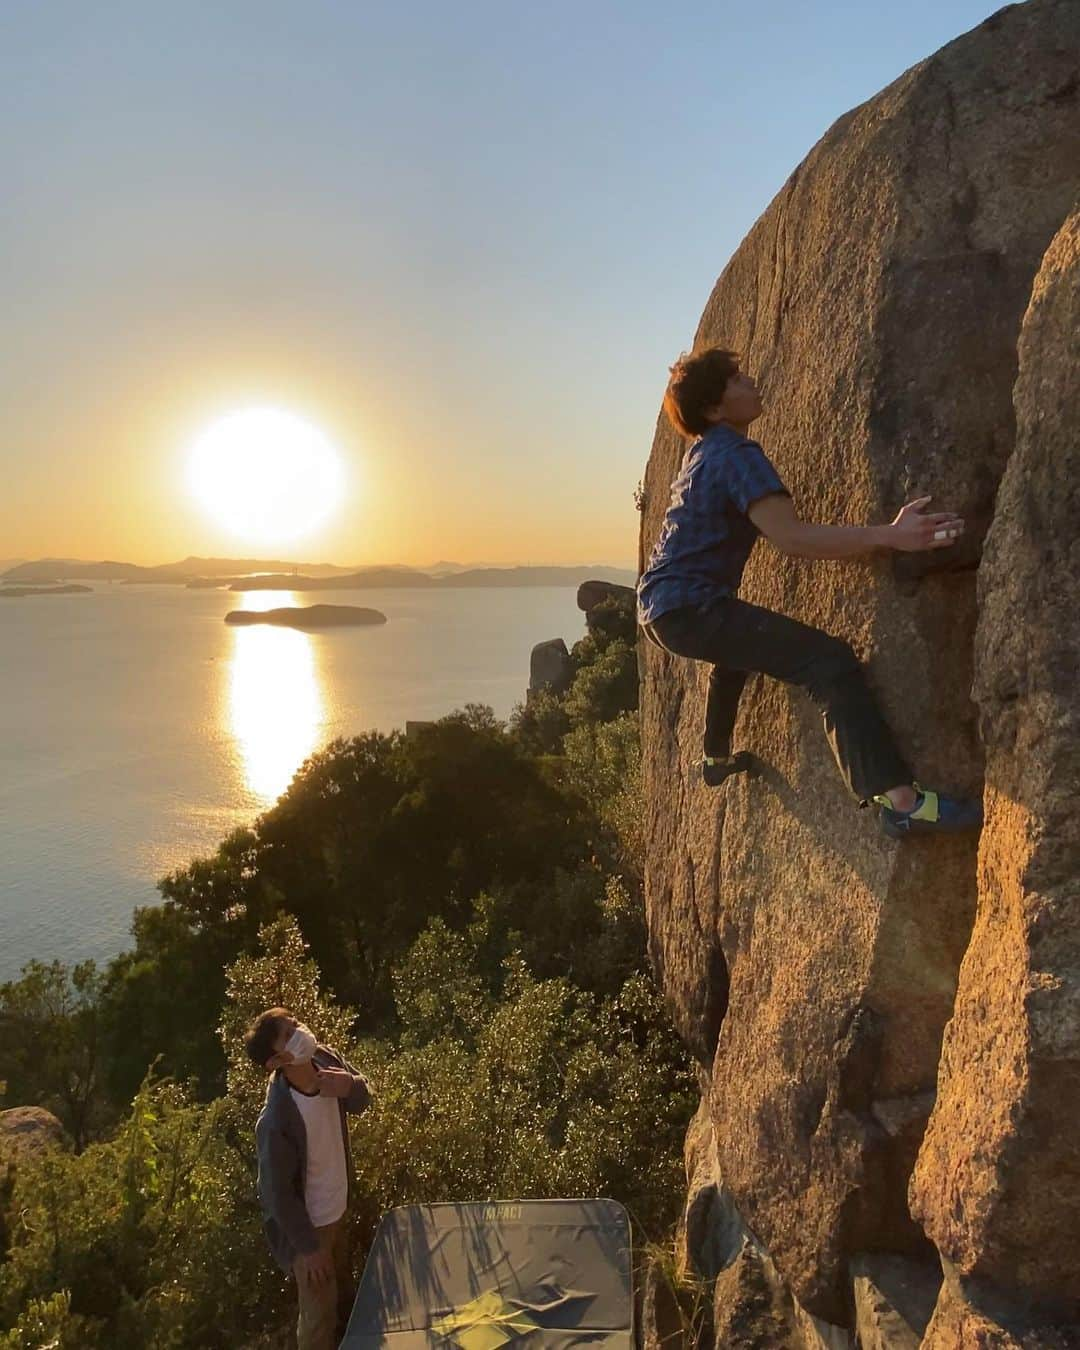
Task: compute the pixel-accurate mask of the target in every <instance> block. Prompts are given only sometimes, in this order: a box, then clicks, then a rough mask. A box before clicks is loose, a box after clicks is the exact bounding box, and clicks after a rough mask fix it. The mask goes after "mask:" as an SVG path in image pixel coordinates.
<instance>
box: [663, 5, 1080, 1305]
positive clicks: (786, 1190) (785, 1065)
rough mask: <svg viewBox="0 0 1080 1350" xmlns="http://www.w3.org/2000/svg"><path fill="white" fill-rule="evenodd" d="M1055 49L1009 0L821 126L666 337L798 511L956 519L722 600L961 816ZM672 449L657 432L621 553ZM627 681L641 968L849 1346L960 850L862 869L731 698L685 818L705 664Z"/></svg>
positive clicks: (946, 945)
mask: <svg viewBox="0 0 1080 1350" xmlns="http://www.w3.org/2000/svg"><path fill="white" fill-rule="evenodd" d="M1078 44H1080V5H1077V4H1076V3H1074V0H1031V3H1029V4H1026V5H1022V6H1013V7H1011V8H1009V9H1007V10H1003V11H1002V12H1001V13H1000V14H998V15H995V16H994V17H993V18H992V19H990V20H988V21H987V22H986V23H984V24H983V25H981V26H980V27H979V28H978V29H976V30H974V31H973V32H972V33H970V34H968V35H966V36H965V37H963V38H961V39H958V40H957V41H956V42H954V43H952V44H950V45H949V46H948V47H946V48H945V49H943V50H942V51H941V52H939V53H938V54H937V55H936V56H934V57H932V58H930V59H929V60H928V61H925V62H923V63H922V64H921V65H919V66H917V67H915V68H914V69H913V70H911V71H909V72H908V73H907V74H906V75H904V76H902V77H901V78H900V79H899V80H897V81H896V82H895V83H894V84H893V85H891V86H890V87H889V88H888V89H886V90H885V91H883V92H882V93H881V94H880V95H878V96H877V97H876V98H874V99H873V100H871V101H870V102H869V103H867V104H865V105H863V106H862V107H860V108H858V109H856V110H854V111H853V112H851V113H849V114H848V115H846V116H845V117H844V118H842V119H841V120H840V121H839V122H838V123H837V124H836V125H835V126H834V127H833V128H832V129H831V130H830V131H829V132H828V133H827V135H826V136H825V137H824V138H823V140H822V141H821V142H820V143H819V144H818V145H817V146H816V147H815V149H814V150H813V151H812V152H811V154H810V155H809V156H808V158H807V159H806V161H805V162H804V163H803V164H802V165H801V166H800V167H799V169H798V170H796V172H795V173H794V174H793V175H792V177H791V178H790V179H789V181H788V182H787V184H786V185H785V186H784V188H783V189H782V191H781V192H780V194H779V195H778V196H777V198H776V199H775V201H774V202H773V203H772V204H771V206H770V207H769V209H768V210H767V211H766V213H765V215H764V216H763V217H762V218H761V220H759V222H758V223H757V224H756V225H755V226H754V228H753V229H752V230H751V232H750V234H749V235H748V236H747V238H746V240H745V241H744V242H743V244H742V246H741V247H740V248H739V250H738V252H737V253H736V254H735V256H734V258H733V259H732V261H731V263H730V264H729V265H728V267H727V268H726V269H725V271H724V274H723V276H722V277H721V278H720V281H719V282H718V284H717V286H716V289H715V291H714V293H713V295H712V297H711V299H710V300H709V303H708V305H707V307H706V310H705V313H704V316H703V318H702V321H701V324H700V327H699V330H698V334H697V339H696V340H697V343H698V344H700V345H705V344H708V343H713V342H724V343H727V344H730V345H733V346H734V347H736V348H737V349H738V350H739V351H741V352H742V353H743V356H744V362H745V365H746V366H747V368H748V369H749V370H751V371H752V372H754V373H756V374H758V375H759V376H760V377H761V379H762V382H763V384H764V387H765V392H766V405H767V413H766V416H765V417H764V418H763V419H762V420H761V422H760V423H758V424H756V429H755V434H757V435H758V436H759V438H760V439H761V440H762V442H763V443H764V445H765V446H766V448H767V449H768V450H769V452H770V453H771V455H772V457H773V458H774V460H775V462H776V464H777V466H778V467H779V469H780V471H781V474H782V475H783V477H784V478H785V480H786V482H787V483H788V486H789V487H790V488H791V489H792V491H793V494H794V496H795V498H796V501H797V502H798V504H799V505H800V507H801V508H802V509H803V511H804V512H805V513H806V514H807V515H808V516H810V517H811V518H817V519H826V520H831V521H852V522H863V521H868V520H883V519H888V518H891V516H892V515H893V514H894V513H895V511H896V509H897V508H898V507H899V506H900V505H901V504H902V502H903V501H904V500H905V499H909V498H911V497H914V496H916V495H922V494H925V493H932V494H933V496H934V498H935V499H936V501H937V502H938V503H940V504H942V505H947V506H950V507H954V508H956V509H957V510H959V511H960V512H961V513H962V514H963V515H964V516H965V517H966V518H967V520H968V521H969V532H968V535H967V537H966V539H965V541H964V543H963V545H962V547H961V548H959V549H957V550H955V551H949V552H948V553H934V554H931V555H927V556H926V557H920V556H916V555H895V556H894V558H893V560H892V561H883V562H881V563H879V564H876V565H874V566H873V567H868V566H865V565H853V564H839V563H814V564H807V563H802V562H799V561H796V560H790V559H786V558H781V557H779V556H778V555H776V554H775V553H773V552H771V551H769V550H767V549H766V548H765V547H764V546H761V547H760V548H759V550H758V552H757V553H756V554H755V556H754V558H752V559H751V563H750V566H749V567H748V569H747V574H746V578H745V580H744V586H743V594H744V595H745V596H746V597H747V598H749V599H751V600H755V601H757V602H759V603H763V604H766V605H769V606H770V607H772V608H776V609H780V610H783V611H784V612H786V613H789V614H792V615H794V616H796V617H798V618H801V619H803V620H805V621H808V622H810V623H814V624H816V625H818V626H819V627H823V628H825V629H827V630H828V631H830V632H833V633H835V634H838V635H840V636H842V637H844V638H846V639H847V640H848V641H850V642H851V643H852V645H853V646H854V647H855V649H856V650H857V651H858V652H859V653H860V655H862V656H863V657H864V658H866V659H868V660H869V662H870V668H871V675H872V679H873V681H874V682H875V683H876V685H877V687H878V689H879V691H880V693H881V697H882V701H883V704H884V707H885V709H886V712H887V715H888V716H889V719H890V721H891V722H892V723H893V725H894V727H895V728H896V731H897V733H898V736H899V739H900V742H901V744H902V745H903V746H904V747H905V748H906V750H907V751H908V753H909V754H910V756H911V758H912V761H913V765H914V767H915V769H916V771H917V774H918V776H919V777H920V778H921V779H922V780H923V781H926V782H928V783H931V784H935V785H938V784H940V785H941V786H945V787H950V788H953V789H958V790H961V791H968V792H972V791H974V792H977V791H978V790H979V789H980V787H981V783H982V776H983V760H982V751H981V746H980V742H979V737H978V733H977V727H976V718H975V709H974V706H973V705H972V703H971V701H970V697H969V691H970V688H971V682H972V675H973V666H972V649H973V641H974V629H975V618H976V605H975V581H974V571H973V569H974V568H975V566H976V565H977V562H978V559H979V556H980V549H981V544H982V540H983V537H984V534H985V531H986V527H987V525H988V524H989V520H990V516H991V512H992V508H993V502H994V495H995V491H996V488H997V484H998V481H999V479H1000V477H1001V474H1002V472H1003V470H1004V466H1005V463H1006V461H1007V459H1008V457H1009V454H1010V452H1011V450H1012V445H1013V413H1012V402H1011V392H1012V385H1013V381H1014V378H1015V374H1016V343H1017V337H1018V334H1019V331H1020V326H1021V321H1022V319H1023V316H1024V312H1025V309H1026V307H1027V302H1028V299H1029V296H1030V293H1031V287H1032V282H1033V279H1034V277H1035V274H1036V272H1037V270H1038V268H1039V265H1040V262H1041V260H1042V256H1043V254H1044V252H1045V250H1046V248H1047V246H1048V244H1049V242H1050V240H1051V238H1052V236H1053V235H1054V233H1055V232H1056V230H1057V229H1058V228H1059V226H1060V224H1061V222H1062V220H1063V219H1064V218H1065V216H1066V215H1067V214H1068V212H1069V210H1070V208H1071V206H1072V203H1073V200H1074V197H1075V192H1076V187H1077V166H1078V165H1080V116H1078V107H1080V103H1078V93H1080V81H1078V79H1077V69H1076V65H1077V62H1076V51H1077V47H1078ZM681 449H682V445H681V442H678V441H677V439H676V437H675V436H674V433H673V432H672V431H671V430H670V429H669V428H668V427H667V426H666V424H663V423H661V425H660V427H659V429H658V432H657V438H656V442H655V444H654V447H653V452H652V456H651V458H650V461H649V465H648V470H647V473H646V479H645V510H644V513H643V521H642V550H643V553H647V551H648V548H649V547H650V546H651V543H652V541H653V539H654V538H655V535H656V532H657V530H658V528H659V524H660V521H661V519H662V516H663V512H664V509H665V507H666V504H667V499H668V486H669V484H670V482H671V479H672V477H673V475H674V473H675V470H676V468H677V462H678V458H679V455H680V454H681ZM1074 575H1075V573H1074ZM642 667H643V687H642V718H643V721H642V725H643V737H644V744H645V780H646V795H647V800H648V813H647V814H648V819H647V825H648V831H649V839H648V849H649V858H650V865H649V871H648V877H647V899H648V909H649V924H650V946H651V953H652V957H653V961H654V964H655V966H656V969H657V971H658V973H659V975H660V977H661V979H662V981H663V983H664V987H665V990H666V993H667V996H668V999H669V1003H670V1005H671V1008H672V1012H673V1015H674V1017H675V1021H676V1024H677V1026H678V1027H679V1030H680V1032H681V1034H682V1035H683V1036H684V1038H685V1039H686V1041H687V1043H688V1044H689V1045H690V1046H691V1048H692V1049H693V1051H694V1053H695V1054H696V1056H697V1057H698V1059H699V1060H700V1061H701V1063H702V1064H703V1065H706V1066H708V1065H711V1072H712V1090H711V1094H710V1107H711V1112H712V1119H713V1121H714V1124H715V1127H716V1138H717V1147H718V1150H719V1156H720V1166H721V1168H722V1171H723V1176H724V1184H725V1187H726V1188H727V1189H728V1190H729V1191H730V1193H731V1194H732V1195H733V1196H734V1198H735V1201H736V1202H737V1205H738V1208H739V1210H740V1212H741V1214H742V1216H743V1218H744V1219H745V1221H746V1223H747V1225H748V1226H749V1228H750V1229H751V1230H752V1231H753V1233H754V1234H755V1235H756V1237H757V1238H758V1239H759V1240H760V1242H761V1243H762V1244H763V1245H764V1247H765V1248H766V1249H767V1251H768V1252H769V1253H770V1255H771V1257H772V1259H773V1260H774V1261H775V1264H776V1266H777V1268H778V1269H779V1270H780V1272H781V1274H782V1275H783V1277H784V1278H785V1279H786V1280H787V1281H789V1282H790V1284H791V1286H792V1288H793V1289H794V1291H795V1293H796V1295H797V1296H798V1298H799V1299H800V1300H801V1302H802V1303H803V1304H804V1305H805V1306H806V1307H807V1308H809V1309H810V1310H811V1311H812V1312H814V1313H816V1314H818V1315H819V1316H821V1317H824V1318H826V1319H828V1320H829V1321H832V1322H837V1323H840V1322H844V1321H847V1323H848V1325H850V1320H851V1305H850V1287H849V1284H848V1272H847V1263H848V1260H849V1258H850V1256H851V1255H852V1254H853V1253H855V1252H857V1251H859V1250H861V1249H880V1248H882V1247H884V1248H889V1249H892V1250H893V1251H895V1252H897V1253H900V1254H908V1255H913V1256H924V1255H926V1250H927V1249H926V1246H925V1239H924V1237H923V1235H922V1233H921V1232H920V1230H919V1229H918V1227H917V1225H916V1224H915V1223H914V1222H913V1221H912V1219H911V1216H910V1214H909V1212H908V1208H907V1201H906V1188H907V1178H908V1176H909V1174H910V1171H911V1168H912V1165H913V1163H914V1158H915V1151H916V1149H917V1147H918V1143H919V1136H920V1134H921V1130H922V1121H923V1120H924V1119H925V1115H926V1110H927V1107H928V1103H929V1100H930V1099H929V1096H928V1094H930V1093H932V1092H933V1090H934V1087H935V1083H936V1079H937V1066H938V1058H939V1053H940V1042H941V1035H942V1030H943V1028H944V1025H945V1022H946V1020H947V1019H948V1017H949V1016H950V1014H951V1012H952V1005H953V999H954V995H955V988H956V978H957V971H958V968H959V965H960V960H961V958H962V956H963V953H964V950H965V948H966V946H967V942H968V939H969V936H970V931H971V925H972V922H973V918H974V911H975V893H976V884H975V883H976V851H975V843H974V841H971V840H963V841H953V842H944V841H932V842H925V841H917V842H913V843H912V844H908V845H905V846H904V847H902V848H896V847H892V846H888V845H886V844H885V843H884V842H883V841H882V840H880V839H879V837H878V836H877V834H876V832H875V830H874V827H873V822H872V821H871V819H869V818H868V816H867V815H866V814H860V813H858V812H856V811H854V810H852V809H851V803H850V802H849V801H848V800H847V799H846V797H845V795H844V792H843V789H842V786H841V784H840V782H839V779H838V776H837V775H836V772H835V769H834V766H833V764H832V762H831V758H830V756H829V753H828V750H827V747H826V744H825V741H824V737H823V736H822V734H821V730H820V726H819V724H818V718H817V715H816V713H815V711H814V710H813V709H812V708H811V706H810V705H809V703H808V702H807V701H806V700H804V699H803V698H802V696H800V695H796V694H793V693H792V692H790V691H788V690H787V689H786V688H784V687H783V686H780V685H777V684H774V683H772V682H769V681H765V680H761V679H756V680H753V681H751V682H750V683H749V684H748V686H747V691H746V694H745V695H744V699H743V706H742V711H741V713H740V719H739V724H738V727H737V731H736V745H737V747H738V748H745V749H749V750H751V751H753V752H755V754H756V755H757V756H758V758H759V761H760V764H761V768H760V772H759V773H758V775H757V776H756V777H754V778H751V779H745V778H743V779H735V780H731V781H729V783H728V784H727V785H726V786H725V787H724V788H723V789H722V790H721V792H719V793H716V794H712V795H710V794H709V792H708V790H707V789H705V788H704V787H703V786H701V785H700V783H699V782H698V781H697V779H696V777H695V775H694V773H693V772H692V767H691V766H692V763H693V761H694V759H695V758H696V757H697V756H698V755H699V754H700V733H701V719H702V707H703V696H704V682H705V676H706V671H705V669H704V667H694V666H693V665H691V664H690V663H686V662H682V661H678V660H673V659H671V658H669V657H668V656H666V655H665V654H664V653H662V652H659V651H657V650H655V649H654V648H652V647H651V646H650V645H648V644H643V653H642ZM995 809H997V808H995ZM985 866H986V864H985V863H984V869H985ZM714 1050H715V1057H714ZM889 1122H892V1123H893V1125H894V1127H895V1128H890V1126H889ZM897 1122H900V1124H899V1125H897ZM905 1122H906V1123H905Z"/></svg>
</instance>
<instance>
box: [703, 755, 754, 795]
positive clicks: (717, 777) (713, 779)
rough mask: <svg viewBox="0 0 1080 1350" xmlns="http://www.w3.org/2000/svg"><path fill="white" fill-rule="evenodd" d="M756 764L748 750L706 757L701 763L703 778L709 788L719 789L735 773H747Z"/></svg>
mask: <svg viewBox="0 0 1080 1350" xmlns="http://www.w3.org/2000/svg"><path fill="white" fill-rule="evenodd" d="M753 762H754V757H753V756H752V755H751V754H750V753H749V751H747V750H740V751H739V752H738V753H737V754H734V755H726V756H715V755H706V756H705V758H704V759H703V760H702V761H701V776H702V778H704V780H705V783H706V785H707V786H708V787H719V786H720V784H721V783H723V782H724V781H725V780H726V779H728V778H730V777H731V775H732V774H733V773H746V772H747V771H748V770H749V769H750V767H751V766H752V764H753Z"/></svg>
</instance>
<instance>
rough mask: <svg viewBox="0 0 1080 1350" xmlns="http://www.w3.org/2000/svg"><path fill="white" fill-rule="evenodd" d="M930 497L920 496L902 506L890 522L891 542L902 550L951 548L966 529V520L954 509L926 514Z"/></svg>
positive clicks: (918, 551) (890, 543)
mask: <svg viewBox="0 0 1080 1350" xmlns="http://www.w3.org/2000/svg"><path fill="white" fill-rule="evenodd" d="M929 502H930V498H929V497H919V498H917V499H916V500H915V501H913V502H908V503H907V505H906V506H902V507H901V508H900V511H899V512H898V514H897V517H896V519H895V520H894V521H893V523H892V524H891V525H890V526H889V546H890V547H891V548H895V549H899V550H900V552H902V553H921V552H922V551H923V550H924V549H932V548H949V547H951V545H953V544H955V543H956V541H957V540H958V539H959V538H960V536H961V535H962V534H963V533H964V522H963V520H961V518H960V517H959V516H958V515H956V514H955V512H953V511H938V512H930V513H929V514H927V512H926V506H927V505H928V503H929Z"/></svg>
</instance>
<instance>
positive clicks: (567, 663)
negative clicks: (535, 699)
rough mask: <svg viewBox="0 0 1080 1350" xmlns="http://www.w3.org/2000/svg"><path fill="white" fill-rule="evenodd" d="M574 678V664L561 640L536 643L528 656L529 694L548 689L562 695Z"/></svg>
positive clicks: (555, 639) (551, 639) (554, 639)
mask: <svg viewBox="0 0 1080 1350" xmlns="http://www.w3.org/2000/svg"><path fill="white" fill-rule="evenodd" d="M573 678H574V663H573V661H571V659H570V653H569V651H568V650H567V647H566V643H565V642H564V641H563V640H562V638H550V639H549V640H548V641H547V642H538V643H537V644H536V646H535V647H534V648H533V649H532V653H531V654H530V656H529V694H530V695H532V694H539V693H540V691H541V690H543V689H548V690H550V691H551V692H552V693H553V694H564V693H565V692H566V691H567V689H569V688H570V685H571V682H572V681H573Z"/></svg>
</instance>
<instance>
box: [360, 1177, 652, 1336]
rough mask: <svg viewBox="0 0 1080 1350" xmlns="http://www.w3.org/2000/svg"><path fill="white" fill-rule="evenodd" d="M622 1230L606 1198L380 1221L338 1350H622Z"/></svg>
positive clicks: (415, 1213) (626, 1265)
mask: <svg viewBox="0 0 1080 1350" xmlns="http://www.w3.org/2000/svg"><path fill="white" fill-rule="evenodd" d="M630 1258H631V1251H630V1223H629V1220H628V1218H627V1214H626V1210H625V1209H623V1207H622V1205H620V1204H618V1203H617V1202H616V1201H614V1200H523V1201H520V1202H509V1201H507V1202H500V1203H497V1204H468V1205H407V1206H403V1207H402V1208H400V1209H394V1210H391V1211H390V1212H389V1213H388V1214H385V1215H383V1218H382V1220H381V1222H380V1223H379V1227H378V1230H377V1232H376V1234H375V1241H374V1243H373V1245H372V1248H371V1252H370V1254H369V1256H368V1259H367V1265H366V1266H365V1268H364V1275H363V1279H362V1280H361V1282H360V1289H359V1291H358V1292H357V1295H356V1302H355V1303H354V1305H353V1310H352V1316H351V1317H350V1319H349V1326H348V1330H347V1331H346V1333H345V1339H344V1340H343V1341H342V1342H341V1350H375V1347H377V1346H384V1347H386V1350H421V1347H424V1348H426V1347H441V1348H442V1350H501V1347H503V1346H522V1347H524V1348H525V1350H533V1348H535V1350H547V1347H551V1348H552V1350H565V1348H566V1347H572V1346H596V1347H607V1348H608V1350H631V1347H632V1345H633V1297H632V1290H631V1275H630Z"/></svg>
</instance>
